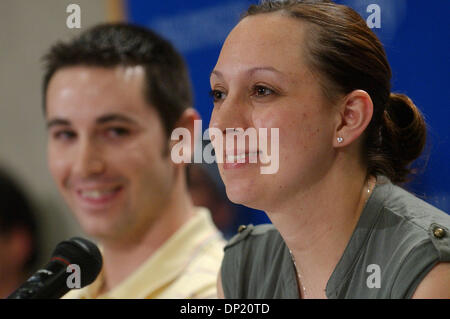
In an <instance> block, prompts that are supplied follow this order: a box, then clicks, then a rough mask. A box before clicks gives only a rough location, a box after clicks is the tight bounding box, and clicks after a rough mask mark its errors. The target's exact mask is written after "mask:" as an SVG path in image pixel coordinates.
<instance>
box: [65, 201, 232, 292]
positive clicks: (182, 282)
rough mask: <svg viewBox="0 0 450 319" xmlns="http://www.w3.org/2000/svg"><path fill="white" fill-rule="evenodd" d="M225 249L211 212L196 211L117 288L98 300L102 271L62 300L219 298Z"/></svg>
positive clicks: (199, 209)
mask: <svg viewBox="0 0 450 319" xmlns="http://www.w3.org/2000/svg"><path fill="white" fill-rule="evenodd" d="M224 245H225V240H224V239H223V237H222V234H221V233H220V231H219V230H218V229H217V228H216V226H215V225H214V223H213V221H212V219H211V215H210V212H209V210H208V209H206V208H203V207H197V212H196V214H195V215H194V216H193V217H192V218H191V219H190V220H189V221H188V222H187V223H186V224H185V225H183V226H182V227H181V228H180V229H179V230H177V231H176V232H175V233H174V234H173V235H172V237H170V238H169V239H168V240H167V241H166V242H165V243H164V244H163V245H162V246H161V247H160V248H159V249H158V250H157V251H156V252H155V253H154V254H153V255H152V256H151V257H150V258H149V259H147V260H146V261H145V262H144V263H143V264H142V265H141V266H140V267H139V268H138V269H137V270H136V271H135V272H134V273H132V274H131V275H130V276H129V277H128V278H126V279H125V280H124V281H123V282H122V283H120V284H119V285H118V286H117V287H115V288H114V289H112V290H110V291H108V292H107V293H105V294H102V295H100V296H97V295H98V291H99V289H100V287H101V286H102V284H103V271H102V272H100V274H99V275H98V277H97V279H96V280H95V281H94V282H93V283H92V284H91V285H89V286H87V287H84V288H82V289H76V290H72V291H70V292H69V293H67V294H66V295H65V296H64V297H63V298H69V299H80V298H81V299H93V298H99V299H153V298H167V299H184V298H217V290H216V282H217V274H218V272H219V269H220V265H221V262H222V257H223V247H224Z"/></svg>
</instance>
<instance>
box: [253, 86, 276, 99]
mask: <svg viewBox="0 0 450 319" xmlns="http://www.w3.org/2000/svg"><path fill="white" fill-rule="evenodd" d="M273 93H274V91H273V90H272V89H269V88H268V87H265V86H262V85H255V86H254V87H253V95H255V96H257V97H263V96H267V95H271V94H273Z"/></svg>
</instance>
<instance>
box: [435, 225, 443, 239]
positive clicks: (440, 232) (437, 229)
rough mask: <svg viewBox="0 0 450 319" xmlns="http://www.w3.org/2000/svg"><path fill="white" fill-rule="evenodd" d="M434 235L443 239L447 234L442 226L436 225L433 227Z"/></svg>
mask: <svg viewBox="0 0 450 319" xmlns="http://www.w3.org/2000/svg"><path fill="white" fill-rule="evenodd" d="M433 235H434V237H436V238H439V239H441V238H443V237H444V236H445V230H444V229H443V228H441V227H435V228H434V229H433Z"/></svg>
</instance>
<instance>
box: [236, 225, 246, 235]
mask: <svg viewBox="0 0 450 319" xmlns="http://www.w3.org/2000/svg"><path fill="white" fill-rule="evenodd" d="M246 229H247V226H245V225H241V226H239V228H238V233H242V232H243V231H244V230H246Z"/></svg>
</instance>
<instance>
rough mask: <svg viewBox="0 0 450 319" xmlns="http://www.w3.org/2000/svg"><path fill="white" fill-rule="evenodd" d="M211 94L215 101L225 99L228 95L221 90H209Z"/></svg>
mask: <svg viewBox="0 0 450 319" xmlns="http://www.w3.org/2000/svg"><path fill="white" fill-rule="evenodd" d="M209 95H210V96H211V97H212V98H213V101H214V102H218V101H220V100H223V99H225V97H226V95H225V93H224V92H222V91H219V90H211V91H210V92H209Z"/></svg>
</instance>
